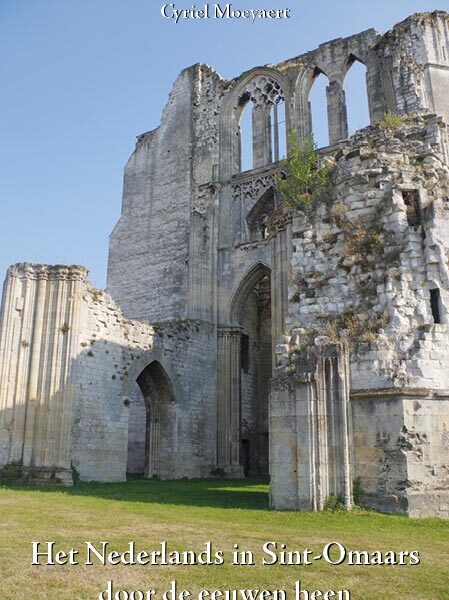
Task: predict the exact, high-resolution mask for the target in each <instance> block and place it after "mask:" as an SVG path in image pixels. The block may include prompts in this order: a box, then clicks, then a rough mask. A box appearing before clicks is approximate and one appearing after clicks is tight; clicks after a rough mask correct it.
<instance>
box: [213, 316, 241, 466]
mask: <svg viewBox="0 0 449 600" xmlns="http://www.w3.org/2000/svg"><path fill="white" fill-rule="evenodd" d="M240 336H241V328H240V327H220V328H219V329H218V382H217V385H218V389H217V467H218V468H219V469H222V470H223V471H224V472H225V473H226V474H227V475H233V476H235V477H241V476H243V469H242V467H241V465H240V448H239V445H240Z"/></svg>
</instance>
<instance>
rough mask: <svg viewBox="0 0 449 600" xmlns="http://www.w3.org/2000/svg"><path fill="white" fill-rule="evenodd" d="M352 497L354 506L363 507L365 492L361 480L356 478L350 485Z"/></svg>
mask: <svg viewBox="0 0 449 600" xmlns="http://www.w3.org/2000/svg"><path fill="white" fill-rule="evenodd" d="M352 495H353V498H354V504H355V505H356V506H363V499H364V497H365V490H364V489H363V486H362V478H361V477H356V478H355V479H354V481H353V483H352Z"/></svg>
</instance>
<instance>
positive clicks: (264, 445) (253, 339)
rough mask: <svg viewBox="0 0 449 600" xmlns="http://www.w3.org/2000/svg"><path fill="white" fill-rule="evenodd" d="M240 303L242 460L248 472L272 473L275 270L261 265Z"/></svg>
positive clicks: (244, 471)
mask: <svg viewBox="0 0 449 600" xmlns="http://www.w3.org/2000/svg"><path fill="white" fill-rule="evenodd" d="M245 292H246V293H244V294H243V295H242V297H241V299H240V302H239V306H238V307H237V322H238V324H239V326H240V328H241V333H240V374H239V375H240V402H239V404H240V419H239V422H240V423H239V425H240V430H239V462H240V465H241V467H242V470H243V473H244V475H245V476H257V475H268V474H269V460H268V448H269V433H268V398H269V392H270V380H271V377H272V338H271V273H270V270H269V269H268V268H266V267H265V268H262V269H260V272H259V276H258V278H257V279H256V280H255V281H254V280H253V281H252V282H251V284H250V285H249V286H248V288H247V289H246V290H245Z"/></svg>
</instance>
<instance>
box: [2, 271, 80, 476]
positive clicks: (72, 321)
mask: <svg viewBox="0 0 449 600" xmlns="http://www.w3.org/2000/svg"><path fill="white" fill-rule="evenodd" d="M86 276H87V271H86V269H84V268H82V267H77V266H70V267H66V266H61V265H59V266H49V265H31V264H27V263H23V264H18V265H14V266H13V267H11V268H10V269H9V270H8V275H7V278H6V282H5V288H4V295H3V307H2V319H1V331H0V411H1V412H0V464H5V463H11V462H20V463H21V464H22V466H23V468H24V474H28V475H30V476H31V477H32V478H34V479H48V478H53V480H58V481H61V482H70V480H71V474H70V451H71V427H72V420H73V416H72V410H73V401H74V396H75V385H74V375H73V374H74V369H75V365H76V358H77V355H78V354H79V351H80V347H79V324H80V319H81V318H82V305H83V301H82V296H83V292H84V291H85V289H86Z"/></svg>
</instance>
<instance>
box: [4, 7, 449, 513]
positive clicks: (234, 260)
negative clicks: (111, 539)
mask: <svg viewBox="0 0 449 600" xmlns="http://www.w3.org/2000/svg"><path fill="white" fill-rule="evenodd" d="M356 61H358V62H360V63H362V64H363V65H365V67H366V88H367V98H368V104H369V114H370V121H371V125H370V126H368V127H366V128H365V129H362V130H360V131H358V132H357V133H356V134H355V135H353V136H351V137H349V138H348V119H347V110H346V98H345V91H344V80H345V77H346V74H347V72H348V71H349V69H350V68H351V66H352V65H353V64H354V62H356ZM321 75H324V76H326V77H327V78H328V86H327V103H328V124H329V141H330V146H329V147H327V148H323V149H322V150H321V151H320V152H321V153H322V156H323V160H326V161H328V163H329V165H331V167H330V185H329V190H328V194H327V196H328V197H327V200H326V202H321V203H318V204H317V205H316V206H315V209H314V210H313V211H308V212H307V213H301V212H299V211H297V210H296V211H295V210H292V209H288V208H287V207H286V205H285V203H283V202H282V201H281V199H280V197H279V194H278V191H277V188H276V176H277V174H279V173H282V169H283V163H282V162H280V161H279V158H280V157H281V156H282V146H283V144H284V142H285V138H286V133H287V132H291V131H294V132H295V133H296V135H297V137H298V141H299V142H300V143H301V142H303V141H304V140H306V139H308V138H309V136H310V135H311V133H312V131H313V123H312V118H311V107H310V92H311V89H312V87H313V85H314V82H315V80H316V78H317V77H318V76H321ZM448 94H449V15H447V14H446V13H444V12H435V13H431V14H430V13H429V14H418V15H413V16H412V17H410V18H408V19H407V20H406V21H404V22H403V23H400V24H398V25H396V26H395V27H394V28H393V29H392V30H391V31H390V32H388V33H387V34H385V35H379V34H378V33H377V32H376V31H375V30H368V31H365V32H363V33H361V34H358V35H354V36H352V37H349V38H346V39H337V40H334V41H332V42H328V43H325V44H322V45H321V46H320V47H319V48H318V49H317V50H314V51H312V52H308V53H307V54H304V55H301V56H298V57H296V58H293V59H290V60H287V61H285V62H283V63H281V64H278V65H275V66H264V67H258V68H254V69H252V70H250V71H248V72H246V73H243V74H242V75H241V76H239V77H237V78H236V79H234V80H232V81H226V80H224V79H222V78H221V77H220V76H219V75H218V74H217V73H215V72H214V71H213V70H212V69H211V68H210V67H208V66H206V65H201V64H199V65H194V66H192V67H190V68H188V69H186V70H184V71H183V72H182V73H181V74H180V75H179V77H178V79H177V81H176V82H175V84H174V87H173V90H172V92H171V94H170V97H169V101H168V103H167V106H166V108H165V110H164V113H163V116H162V121H161V124H160V126H159V127H158V128H157V129H155V130H154V131H151V132H148V133H145V134H143V135H141V136H139V137H138V140H137V144H136V149H135V151H134V153H133V155H132V156H131V158H130V160H129V161H128V164H127V165H126V168H125V178H124V194H123V206H122V214H121V217H120V219H119V221H118V223H117V225H116V227H115V229H114V231H113V232H112V235H111V239H110V251H109V266H108V282H107V291H106V292H101V291H98V290H95V289H93V288H92V287H91V286H90V285H89V283H88V281H87V272H86V270H85V269H84V268H82V267H77V266H71V267H67V266H47V265H30V264H18V265H15V266H13V267H11V268H10V269H9V271H8V274H7V278H6V282H5V287H4V294H3V302H2V313H1V325H0V467H1V466H2V465H3V466H5V465H8V464H14V465H16V466H17V467H18V468H20V470H21V472H22V476H23V478H26V479H28V480H33V481H35V480H37V481H50V482H51V481H53V482H61V483H71V481H72V478H73V473H77V474H79V476H80V477H81V478H82V479H84V480H99V481H121V480H124V479H125V478H126V474H127V473H132V474H140V475H143V476H146V477H153V476H157V477H161V478H178V477H205V476H210V475H215V476H220V475H221V476H234V477H243V476H247V475H249V476H251V475H268V474H269V475H270V479H271V489H270V499H271V503H272V505H273V506H274V507H276V508H288V509H310V510H313V509H314V510H319V509H322V508H323V507H324V506H325V504H326V502H327V500H328V499H329V497H330V496H331V495H335V496H341V497H342V498H343V500H344V502H345V503H346V505H347V507H348V508H349V507H351V505H352V503H353V501H354V500H353V496H354V482H356V492H357V494H359V495H360V493H361V491H363V501H364V502H365V503H366V504H369V505H371V506H374V507H377V508H381V509H384V510H389V511H393V512H401V513H406V514H410V515H413V516H425V515H440V516H449V460H448V453H449V335H448V315H447V307H448V306H449V271H448V268H449V265H448V252H449V241H448V240H449V226H448V222H449V221H448V215H449V213H448V211H449V201H448V198H449V189H448V186H449V184H448V181H449V154H448V152H449V146H448V137H447V123H448V122H449V104H448V103H447V97H448ZM244 111H249V113H250V114H251V122H252V131H251V135H250V139H249V140H244V139H242V138H243V135H244V132H243V129H242V128H241V123H242V122H243V121H242V114H243V112H244ZM389 113H394V114H397V115H399V116H400V118H396V119H394V121H395V125H394V127H393V126H386V125H385V115H386V114H389ZM245 144H246V145H245ZM248 144H249V146H250V147H251V148H252V168H250V169H249V170H245V171H243V170H242V158H244V157H242V148H245V147H248Z"/></svg>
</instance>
